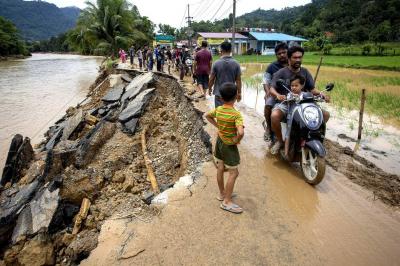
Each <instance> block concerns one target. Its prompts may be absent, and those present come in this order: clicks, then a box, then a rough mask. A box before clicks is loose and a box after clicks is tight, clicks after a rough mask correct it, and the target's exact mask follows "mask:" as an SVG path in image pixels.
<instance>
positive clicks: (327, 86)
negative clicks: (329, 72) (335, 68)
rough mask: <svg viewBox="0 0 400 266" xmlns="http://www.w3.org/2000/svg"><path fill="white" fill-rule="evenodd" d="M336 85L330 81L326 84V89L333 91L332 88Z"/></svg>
mask: <svg viewBox="0 0 400 266" xmlns="http://www.w3.org/2000/svg"><path fill="white" fill-rule="evenodd" d="M334 87H335V84H333V83H329V84H328V85H326V88H325V89H326V91H331V90H333V88H334Z"/></svg>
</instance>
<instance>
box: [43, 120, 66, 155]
mask: <svg viewBox="0 0 400 266" xmlns="http://www.w3.org/2000/svg"><path fill="white" fill-rule="evenodd" d="M63 130H64V126H62V127H60V128H58V129H57V131H56V132H55V134H54V135H53V136H52V137H51V139H50V140H49V141H48V142H47V143H46V147H45V149H46V150H48V151H49V150H52V149H53V148H54V146H56V144H57V143H58V141H59V140H60V138H61V136H62V135H63Z"/></svg>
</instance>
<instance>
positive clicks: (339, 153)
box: [325, 140, 400, 207]
mask: <svg viewBox="0 0 400 266" xmlns="http://www.w3.org/2000/svg"><path fill="white" fill-rule="evenodd" d="M325 145H326V148H327V150H328V153H327V154H328V155H327V158H326V162H327V163H328V164H329V165H330V166H331V167H332V168H333V169H335V170H336V171H338V172H340V173H342V174H344V175H345V176H347V177H348V178H349V179H350V180H352V181H353V182H354V183H356V184H358V185H361V186H363V187H365V188H367V189H369V190H371V191H372V193H373V194H374V198H375V197H376V198H379V199H381V200H382V201H383V202H385V203H386V204H389V205H392V206H395V207H399V206H400V176H399V175H394V174H389V173H386V172H385V171H383V170H382V169H380V168H379V167H378V166H376V165H375V164H373V163H372V162H370V161H368V160H367V159H365V158H363V157H361V156H359V155H357V154H356V153H354V151H353V150H352V149H350V148H349V147H342V146H340V144H339V143H337V142H334V141H331V140H326V142H325Z"/></svg>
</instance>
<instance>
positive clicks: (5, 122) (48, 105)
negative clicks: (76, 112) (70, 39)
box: [0, 54, 102, 171]
mask: <svg viewBox="0 0 400 266" xmlns="http://www.w3.org/2000/svg"><path fill="white" fill-rule="evenodd" d="M101 61H102V58H101V57H88V56H79V55H60V54H33V56H32V57H30V58H28V59H24V60H11V61H2V62H0V114H1V115H0V117H1V119H0V170H1V171H2V169H3V167H4V163H5V158H6V157H7V151H8V148H9V145H10V142H11V139H12V137H13V136H14V135H15V134H17V133H19V134H21V135H23V136H24V137H25V136H27V137H29V138H31V140H32V143H33V144H35V143H38V142H40V140H41V139H42V138H43V133H44V132H45V131H46V130H47V129H48V127H49V126H51V125H52V123H54V122H55V121H56V120H58V119H59V118H60V117H61V116H63V114H64V113H65V110H66V109H67V107H68V106H75V105H76V104H77V103H78V102H79V101H81V100H82V99H83V98H84V97H85V95H86V93H87V90H88V88H89V86H90V84H91V83H92V82H93V81H94V80H95V79H96V76H97V74H98V66H99V65H100V63H101Z"/></svg>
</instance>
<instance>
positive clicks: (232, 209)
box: [220, 202, 243, 214]
mask: <svg viewBox="0 0 400 266" xmlns="http://www.w3.org/2000/svg"><path fill="white" fill-rule="evenodd" d="M220 207H221V209H223V210H224V211H228V212H231V213H235V214H239V213H242V212H243V209H242V208H241V207H239V205H236V204H234V203H232V204H229V205H225V204H224V203H223V202H222V203H221V205H220Z"/></svg>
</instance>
